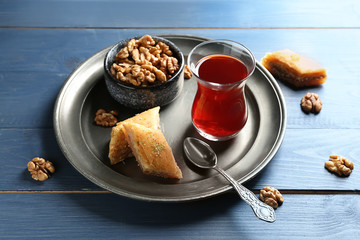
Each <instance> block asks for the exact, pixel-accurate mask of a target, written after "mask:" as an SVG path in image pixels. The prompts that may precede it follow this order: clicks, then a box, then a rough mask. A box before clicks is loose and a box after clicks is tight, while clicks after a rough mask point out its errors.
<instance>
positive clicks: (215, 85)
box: [187, 39, 256, 87]
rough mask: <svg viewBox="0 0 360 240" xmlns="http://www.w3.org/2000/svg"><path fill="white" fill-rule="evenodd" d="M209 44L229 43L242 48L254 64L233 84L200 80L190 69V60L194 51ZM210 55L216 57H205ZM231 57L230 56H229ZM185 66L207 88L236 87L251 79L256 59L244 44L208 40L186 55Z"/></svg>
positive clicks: (231, 41) (223, 40)
mask: <svg viewBox="0 0 360 240" xmlns="http://www.w3.org/2000/svg"><path fill="white" fill-rule="evenodd" d="M210 43H227V44H229V43H231V44H234V43H235V44H236V45H239V46H240V47H242V48H244V49H245V50H246V51H247V53H248V54H249V56H250V59H251V61H252V62H253V63H254V64H253V66H252V68H251V69H250V72H249V73H248V74H247V76H246V77H245V78H243V79H241V80H239V81H236V82H233V83H216V82H210V81H206V80H204V79H202V78H200V77H199V76H198V74H196V73H195V72H193V71H192V67H191V64H190V59H191V56H192V55H193V53H194V51H195V50H196V49H198V48H200V47H202V46H204V45H206V44H210ZM212 55H216V54H210V55H207V56H212ZM223 55H226V54H223ZM226 56H230V55H226ZM231 57H232V56H231ZM187 65H188V66H189V68H190V71H191V72H192V73H193V74H194V75H195V76H196V78H197V80H198V81H200V82H201V83H204V84H207V85H209V86H213V87H223V86H224V87H226V86H233V85H236V84H239V83H242V82H245V81H246V80H247V79H248V78H250V77H251V75H252V74H253V73H254V71H255V68H256V59H255V57H254V54H253V53H252V52H251V50H250V49H249V48H247V47H246V46H245V45H244V44H241V43H239V42H236V41H234V40H229V39H212V40H208V41H204V42H202V43H200V44H198V45H196V46H195V47H194V48H193V49H191V51H190V53H189V54H188V58H187Z"/></svg>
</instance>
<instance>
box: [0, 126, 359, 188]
mask: <svg viewBox="0 0 360 240" xmlns="http://www.w3.org/2000/svg"><path fill="white" fill-rule="evenodd" d="M349 139H351V141H349ZM359 141H360V132H359V131H354V130H352V129H334V130H331V131H329V130H327V129H288V130H287V131H286V134H285V138H284V140H283V143H282V146H281V147H280V150H279V151H278V153H277V154H276V155H275V157H274V158H273V160H272V161H271V162H270V163H269V165H268V166H267V167H266V168H265V169H264V170H263V171H262V172H261V173H260V174H259V175H258V176H257V177H255V178H254V179H253V180H251V181H250V182H248V183H247V184H246V185H247V186H248V187H249V188H251V189H253V190H259V189H261V188H263V187H264V186H267V185H270V186H273V187H276V188H278V189H280V190H306V191H313V190H327V191H330V190H333V191H351V192H352V191H356V192H358V191H359V188H360V185H359V182H358V181H357V179H359V178H360V172H359V171H358V170H357V168H358V166H359V165H360V158H359V156H360V149H359V148H358V142H359ZM0 152H1V153H2V154H1V157H2V159H3V164H2V166H1V167H0V176H6V177H4V178H3V179H2V181H0V191H17V190H18V191H23V190H25V191H98V190H103V189H102V188H100V187H98V186H96V185H94V184H92V183H91V182H90V181H89V180H87V179H86V178H85V177H83V176H82V175H81V174H80V173H78V172H77V171H76V170H75V169H74V168H73V167H72V166H71V164H70V163H69V162H68V161H67V160H66V159H65V157H64V156H63V154H62V152H61V150H60V149H59V147H58V145H57V142H56V139H55V136H54V132H53V130H52V129H19V130H17V129H0ZM330 154H339V155H342V156H345V157H347V158H348V159H350V160H351V161H353V162H354V165H355V170H354V171H353V173H352V174H351V175H350V176H349V177H345V178H344V177H338V176H336V175H334V174H331V173H329V172H328V171H327V170H326V169H325V168H324V163H325V161H327V160H328V158H329V156H330ZM37 156H40V157H44V158H45V159H47V160H50V161H52V162H53V163H54V164H55V167H56V172H55V174H54V175H53V177H52V178H51V179H49V180H47V181H46V182H36V181H34V180H32V179H31V176H30V174H29V172H28V171H27V169H26V164H27V162H28V161H30V160H31V159H32V158H34V157H37ZM219 161H221V159H219Z"/></svg>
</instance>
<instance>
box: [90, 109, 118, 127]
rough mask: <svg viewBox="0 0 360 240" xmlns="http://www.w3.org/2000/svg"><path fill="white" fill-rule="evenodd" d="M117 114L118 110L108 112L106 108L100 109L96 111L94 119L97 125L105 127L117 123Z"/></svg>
mask: <svg viewBox="0 0 360 240" xmlns="http://www.w3.org/2000/svg"><path fill="white" fill-rule="evenodd" d="M117 115H118V112H117V111H114V110H112V111H110V112H106V111H105V110H104V109H99V110H97V112H96V116H95V119H94V121H95V123H96V124H97V125H100V126H103V127H112V126H115V125H116V123H117V118H116V117H115V116H117Z"/></svg>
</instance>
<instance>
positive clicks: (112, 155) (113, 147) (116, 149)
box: [109, 107, 160, 165]
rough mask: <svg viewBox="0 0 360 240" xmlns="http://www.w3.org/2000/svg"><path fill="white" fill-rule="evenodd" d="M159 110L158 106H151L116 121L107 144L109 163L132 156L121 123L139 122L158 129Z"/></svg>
mask: <svg viewBox="0 0 360 240" xmlns="http://www.w3.org/2000/svg"><path fill="white" fill-rule="evenodd" d="M159 111H160V107H154V108H151V109H149V110H147V111H145V112H142V113H139V114H137V115H135V116H134V117H132V118H128V119H126V120H124V121H122V122H119V123H117V125H116V126H114V127H113V128H112V131H111V140H110V144H109V159H110V164H111V165H113V164H116V163H118V162H121V161H123V160H125V159H126V158H128V157H132V156H133V154H132V152H131V149H130V147H129V145H128V143H127V141H126V139H125V133H124V127H123V124H124V123H127V122H131V123H138V124H141V125H143V126H145V127H147V128H151V129H160V116H159Z"/></svg>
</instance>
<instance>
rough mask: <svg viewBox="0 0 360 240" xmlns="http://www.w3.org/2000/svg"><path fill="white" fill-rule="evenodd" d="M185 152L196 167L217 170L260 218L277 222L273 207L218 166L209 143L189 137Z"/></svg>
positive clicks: (185, 144) (185, 141) (186, 140)
mask: <svg viewBox="0 0 360 240" xmlns="http://www.w3.org/2000/svg"><path fill="white" fill-rule="evenodd" d="M184 151H185V154H186V156H187V157H188V159H189V160H190V161H191V162H192V163H193V164H194V165H195V166H198V167H200V168H206V169H215V170H216V171H218V172H219V173H220V174H221V175H223V176H224V177H225V178H226V179H227V180H228V181H229V182H230V183H231V184H232V185H233V186H234V188H235V190H236V191H237V192H238V193H239V195H240V197H241V198H242V199H243V200H244V201H245V202H246V203H247V204H249V205H250V207H251V208H252V210H253V211H254V213H255V215H256V216H257V217H258V218H260V219H261V220H264V221H267V222H274V221H275V220H276V216H275V211H274V209H273V208H272V207H270V206H269V205H267V204H265V203H263V202H262V201H260V200H259V199H258V198H257V197H256V195H255V194H254V193H253V192H252V191H250V190H249V189H247V188H245V187H244V186H242V185H241V184H240V183H238V182H237V181H236V180H235V179H234V178H232V177H231V176H230V175H229V174H227V173H226V172H225V171H224V170H223V169H221V168H219V167H218V166H217V156H216V154H215V152H214V150H213V149H212V148H211V147H210V146H209V145H208V144H207V143H205V142H203V141H201V140H200V139H197V138H192V137H188V138H186V139H185V140H184Z"/></svg>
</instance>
